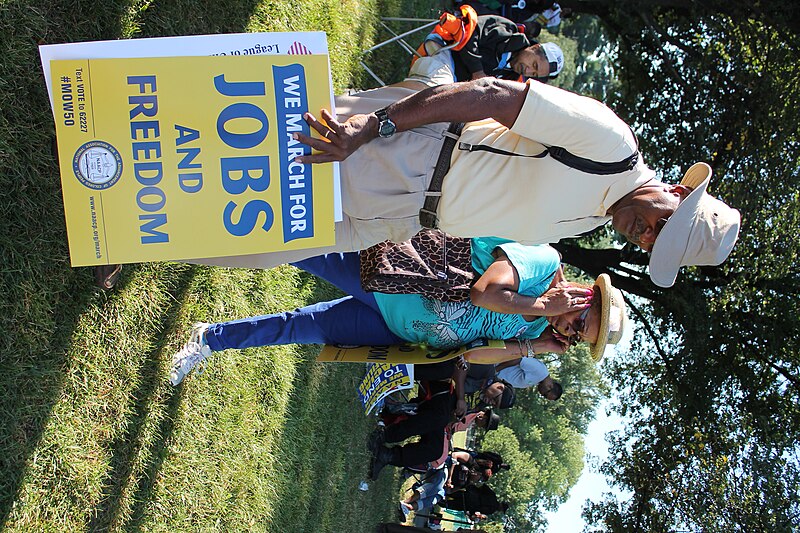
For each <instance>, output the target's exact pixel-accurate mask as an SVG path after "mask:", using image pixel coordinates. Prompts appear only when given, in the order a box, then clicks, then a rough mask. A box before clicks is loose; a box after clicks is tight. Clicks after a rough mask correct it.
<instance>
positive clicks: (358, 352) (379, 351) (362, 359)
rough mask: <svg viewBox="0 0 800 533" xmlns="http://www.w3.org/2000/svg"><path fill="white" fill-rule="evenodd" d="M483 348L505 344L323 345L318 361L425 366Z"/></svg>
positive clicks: (479, 341) (483, 340) (484, 341)
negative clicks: (453, 346) (435, 345)
mask: <svg viewBox="0 0 800 533" xmlns="http://www.w3.org/2000/svg"><path fill="white" fill-rule="evenodd" d="M483 348H500V349H504V348H505V341H498V340H487V339H478V340H476V341H473V342H471V343H469V344H467V345H465V346H459V347H458V348H452V349H446V350H442V349H439V348H427V347H424V346H419V345H416V344H397V345H391V346H353V345H329V344H326V345H325V346H323V348H322V350H321V351H320V353H319V355H318V356H317V361H322V362H326V363H391V364H401V363H407V364H426V363H438V362H439V361H447V360H448V359H453V358H455V357H458V356H460V355H463V354H464V353H466V352H468V351H471V350H480V349H483Z"/></svg>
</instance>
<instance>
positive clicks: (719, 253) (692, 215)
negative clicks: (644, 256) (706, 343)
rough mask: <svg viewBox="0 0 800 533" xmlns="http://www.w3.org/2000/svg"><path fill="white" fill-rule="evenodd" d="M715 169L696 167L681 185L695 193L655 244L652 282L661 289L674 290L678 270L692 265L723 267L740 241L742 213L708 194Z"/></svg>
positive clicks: (687, 174) (663, 230)
mask: <svg viewBox="0 0 800 533" xmlns="http://www.w3.org/2000/svg"><path fill="white" fill-rule="evenodd" d="M710 180H711V167H710V166H708V164H706V163H695V164H694V165H692V166H691V167H689V170H687V171H686V174H684V176H683V179H682V180H681V185H686V186H687V187H691V188H692V189H694V190H693V191H692V192H691V193H689V195H688V196H687V197H686V198H684V199H683V201H682V202H681V203H680V204H679V205H678V208H677V209H675V212H674V213H673V214H672V216H670V217H669V219H668V220H667V223H666V224H664V227H663V228H661V232H660V233H659V234H658V237H656V241H655V242H654V243H653V250H652V252H651V254H650V279H651V280H653V283H655V284H656V285H658V286H659V287H671V286H672V285H673V284H674V283H675V278H677V277H678V270H679V269H680V268H681V267H682V266H689V265H719V264H721V263H722V262H723V261H725V260H726V259H727V258H728V256H729V255H730V253H731V250H733V245H734V244H736V239H738V238H739V226H740V225H741V221H742V217H741V215H740V214H739V211H737V210H736V209H733V208H732V207H730V206H728V205H727V204H726V203H725V202H723V201H721V200H718V199H717V198H714V197H713V196H711V195H710V194H708V193H707V192H706V189H707V188H708V183H709V181H710Z"/></svg>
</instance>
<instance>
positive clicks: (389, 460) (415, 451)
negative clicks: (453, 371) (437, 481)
mask: <svg viewBox="0 0 800 533" xmlns="http://www.w3.org/2000/svg"><path fill="white" fill-rule="evenodd" d="M476 366H490V365H476ZM479 382H480V383H482V384H483V386H482V387H480V388H478V389H475V390H473V389H472V388H471V385H470V384H469V383H467V384H466V386H465V388H464V392H465V394H466V397H467V400H466V403H467V407H468V408H469V409H470V411H474V410H479V409H482V408H483V407H484V406H487V405H491V406H493V407H494V408H501V409H507V408H510V407H511V406H513V405H514V399H515V394H514V388H513V387H512V386H511V385H509V384H507V383H505V382H503V381H493V380H491V379H487V380H480V381H479ZM426 387H427V388H426V392H427V395H426V397H427V399H426V400H424V401H422V402H420V403H419V406H418V407H417V414H415V415H413V416H409V417H408V418H406V419H405V420H402V421H400V422H398V423H396V424H392V425H389V426H387V427H385V428H382V427H379V428H378V429H377V430H376V431H375V432H373V434H372V435H371V436H370V440H369V443H368V448H369V449H370V451H371V452H372V461H371V463H370V477H372V479H377V478H378V475H379V474H380V472H381V470H382V469H383V467H384V466H386V465H387V464H390V465H394V466H400V467H415V466H418V465H421V464H425V463H428V462H430V461H434V460H436V459H438V458H439V457H440V455H441V453H442V450H443V449H444V444H445V440H444V439H445V428H446V427H447V425H448V424H449V423H450V422H451V421H452V420H453V413H454V411H455V410H456V408H457V405H458V404H459V398H458V396H457V394H456V392H455V390H451V386H450V383H449V381H430V382H427V386H426ZM459 416H460V415H459ZM415 435H417V436H419V437H420V439H419V441H418V442H413V443H409V444H405V445H403V446H395V447H392V448H390V447H387V446H386V445H385V443H386V442H401V441H404V440H405V439H407V438H409V437H412V436H415Z"/></svg>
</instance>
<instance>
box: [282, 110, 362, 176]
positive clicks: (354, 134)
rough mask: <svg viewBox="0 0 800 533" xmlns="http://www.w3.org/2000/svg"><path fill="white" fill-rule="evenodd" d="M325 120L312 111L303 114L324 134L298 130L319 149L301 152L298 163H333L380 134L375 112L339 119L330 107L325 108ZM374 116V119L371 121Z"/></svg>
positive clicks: (304, 140) (299, 137)
mask: <svg viewBox="0 0 800 533" xmlns="http://www.w3.org/2000/svg"><path fill="white" fill-rule="evenodd" d="M320 114H321V115H322V120H324V122H321V121H319V120H317V119H316V118H315V117H314V115H312V114H311V113H306V114H305V115H304V116H303V118H304V119H305V121H306V122H307V123H308V125H309V126H311V127H312V128H313V129H315V130H317V132H318V133H319V134H320V135H321V136H322V138H321V139H317V138H314V137H309V136H307V135H303V134H302V133H299V132H298V133H295V134H294V138H295V139H296V140H298V141H300V142H301V143H303V144H307V145H308V146H310V147H311V148H313V149H314V150H315V151H316V153H312V154H311V155H304V156H298V157H296V158H295V161H296V162H298V163H330V162H332V161H344V160H345V159H347V157H348V156H349V155H350V154H352V153H353V152H355V151H356V150H357V149H358V147H359V146H361V145H362V144H364V143H367V142H369V141H371V140H372V139H374V138H375V137H377V136H378V122H377V117H375V115H353V116H352V117H350V118H349V119H347V121H346V122H341V123H340V122H338V121H337V120H336V118H335V117H333V116H332V115H331V114H330V113H329V112H328V111H327V110H325V109H323V110H322V111H321V113H320ZM370 119H372V123H371V122H370Z"/></svg>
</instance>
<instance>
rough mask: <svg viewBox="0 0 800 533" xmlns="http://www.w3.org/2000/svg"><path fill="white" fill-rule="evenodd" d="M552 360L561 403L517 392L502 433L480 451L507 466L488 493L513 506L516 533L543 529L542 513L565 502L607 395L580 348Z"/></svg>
mask: <svg viewBox="0 0 800 533" xmlns="http://www.w3.org/2000/svg"><path fill="white" fill-rule="evenodd" d="M551 359H552V360H551V361H549V365H548V367H549V369H550V373H551V375H552V376H553V378H554V379H556V380H558V381H559V382H561V384H562V385H563V387H564V394H563V396H562V397H561V399H560V400H558V401H556V402H552V401H548V400H545V399H544V398H542V397H541V396H540V395H539V393H538V392H537V391H536V389H535V388H529V389H520V390H518V391H517V401H516V403H515V405H514V408H513V409H510V410H508V411H506V412H504V413H503V415H502V425H501V427H500V428H499V429H498V430H497V431H491V432H488V433H487V434H486V436H485V437H484V438H483V440H482V442H481V443H480V446H479V448H480V449H482V450H493V451H497V452H498V453H500V454H501V455H502V456H503V459H504V461H506V462H507V463H508V464H509V465H511V469H510V470H509V471H507V472H502V473H500V474H498V475H497V476H496V477H495V478H493V480H492V487H493V488H494V489H495V490H496V492H497V493H498V496H499V498H500V500H501V501H502V500H506V501H509V502H510V503H511V505H512V507H511V509H510V511H509V516H510V518H511V523H513V524H514V526H513V527H514V528H515V530H519V531H533V530H535V529H541V528H543V527H544V526H545V525H546V522H545V520H544V512H545V511H547V510H554V509H555V508H557V507H558V505H559V504H560V503H562V502H564V501H565V500H566V499H567V498H568V496H569V490H570V488H571V487H572V486H573V485H574V484H575V483H576V482H577V480H578V478H579V477H580V475H581V472H582V470H583V456H584V445H583V438H584V435H585V434H586V430H587V427H588V424H589V422H590V421H591V419H592V417H593V416H594V412H595V410H596V408H597V404H598V402H599V401H600V398H601V397H603V395H604V393H605V387H604V385H603V383H602V381H601V379H600V376H599V373H598V371H597V368H596V365H595V363H594V362H593V361H592V360H591V358H590V357H589V354H588V350H587V349H586V348H585V347H584V346H576V347H575V348H573V349H572V350H570V351H569V352H568V353H567V354H564V355H562V356H558V357H555V356H553V357H552V358H551Z"/></svg>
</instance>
